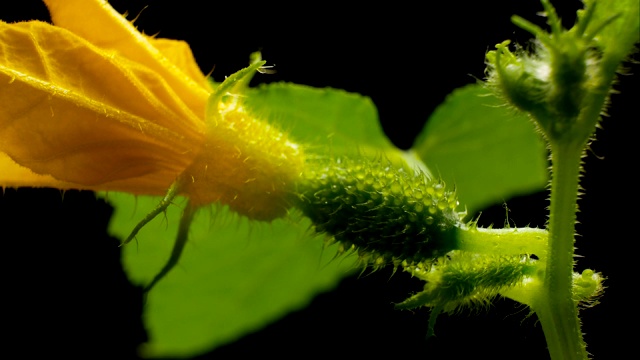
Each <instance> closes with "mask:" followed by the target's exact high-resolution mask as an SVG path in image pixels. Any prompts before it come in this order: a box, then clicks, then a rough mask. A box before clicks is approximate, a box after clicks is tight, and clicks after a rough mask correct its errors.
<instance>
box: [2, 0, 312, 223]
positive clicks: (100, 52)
mask: <svg viewBox="0 0 640 360" xmlns="http://www.w3.org/2000/svg"><path fill="white" fill-rule="evenodd" d="M45 3H46V4H47V6H48V8H49V10H50V11H51V17H52V19H53V21H54V23H55V26H54V25H51V24H48V23H44V22H39V21H30V22H22V23H16V24H6V23H3V22H0V84H1V85H0V99H2V100H3V106H2V107H0V153H2V154H0V186H12V187H15V186H51V187H58V188H62V189H68V188H77V189H90V190H114V191H125V192H130V193H134V194H149V195H161V194H164V193H165V192H166V191H167V189H168V188H169V187H170V186H171V185H172V184H174V183H176V182H177V187H175V188H176V189H177V190H178V193H179V194H181V195H184V196H186V197H188V198H189V199H190V204H191V206H194V207H200V206H204V205H207V204H210V203H213V202H221V203H223V204H227V205H229V206H230V207H231V208H232V209H233V210H235V211H237V212H239V213H241V214H244V215H246V216H249V217H250V218H253V219H259V220H271V219H274V218H276V217H280V216H283V215H284V214H286V211H287V209H288V208H289V207H290V206H291V205H290V201H289V200H288V199H289V198H290V196H292V195H293V191H292V190H293V189H292V187H293V184H294V183H295V181H296V179H297V178H298V176H299V174H300V172H301V168H302V166H303V163H304V156H303V153H302V151H301V150H300V149H299V148H298V145H297V144H295V143H293V142H292V141H290V140H289V139H288V138H287V136H286V134H284V133H282V132H281V131H279V130H278V129H277V128H275V127H273V126H272V125H270V124H269V123H267V122H264V121H261V120H260V119H258V118H256V117H255V116H253V114H249V113H246V112H245V110H244V109H243V107H242V103H241V101H240V100H239V99H242V97H243V95H242V93H241V92H242V88H243V86H246V80H247V79H248V78H250V74H252V73H253V72H254V71H255V70H256V69H257V68H258V67H259V66H260V65H259V64H258V63H254V65H252V67H250V68H247V69H244V70H242V71H241V72H239V73H238V74H240V73H242V74H243V75H242V76H239V75H238V76H236V80H237V83H236V82H234V81H236V80H234V81H230V82H227V84H235V85H233V86H231V88H229V89H227V88H225V89H226V90H224V91H219V92H216V95H215V96H214V98H212V99H209V97H210V94H211V92H212V91H213V89H212V88H210V85H209V83H208V82H207V79H206V78H205V76H204V75H202V73H201V72H200V70H199V68H198V66H197V64H196V63H195V61H194V59H193V55H192V54H191V51H190V49H189V46H188V45H187V44H186V43H184V42H181V41H176V40H167V39H155V38H152V37H149V36H145V35H143V34H141V33H139V32H138V31H137V30H136V29H135V27H133V25H132V24H131V23H130V22H128V21H127V20H126V19H125V18H124V17H122V16H121V15H119V14H118V13H117V12H116V11H115V10H113V9H112V8H111V7H110V6H109V4H108V3H107V2H106V1H101V0H45ZM232 77H233V76H232ZM232 77H230V78H232ZM240 84H242V86H240ZM221 86H222V85H221ZM220 89H222V87H221V88H220ZM232 90H233V91H234V94H229V93H227V92H228V91H232ZM236 91H240V92H239V93H235V92H236ZM224 99H226V100H224ZM229 99H232V101H230V100H229ZM209 102H212V104H213V105H211V104H208V103H209ZM207 111H209V113H208V114H205V113H206V112H207Z"/></svg>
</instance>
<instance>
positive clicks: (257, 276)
mask: <svg viewBox="0 0 640 360" xmlns="http://www.w3.org/2000/svg"><path fill="white" fill-rule="evenodd" d="M105 197H106V198H107V200H108V201H109V202H110V203H111V204H113V205H114V207H115V208H116V211H115V213H114V215H113V217H112V220H111V225H110V231H111V233H112V234H114V235H116V236H118V237H120V238H124V237H125V236H126V235H128V234H129V232H130V231H131V229H133V227H134V226H135V224H136V223H137V222H138V221H139V220H140V218H141V217H142V216H143V215H144V214H146V213H147V212H149V211H151V209H152V208H153V207H154V206H155V205H156V204H157V203H158V202H159V200H160V199H159V198H155V197H137V198H136V197H134V196H133V195H128V194H121V193H109V194H107V195H106V196H105ZM134 209H135V210H134ZM180 211H181V207H180V206H179V205H173V206H170V207H169V208H168V211H167V213H166V216H165V217H162V216H158V217H156V219H154V220H153V221H152V222H151V223H149V224H148V225H147V226H146V227H144V228H143V229H142V230H141V231H140V233H139V235H138V237H137V240H138V241H137V244H134V243H131V244H129V245H126V246H125V247H124V248H123V264H124V267H125V270H126V272H127V274H128V276H129V278H130V280H131V281H132V282H133V283H136V284H141V285H145V284H148V283H149V281H150V280H151V279H152V277H153V276H154V275H155V273H156V272H157V271H158V270H159V269H160V268H161V267H162V266H163V265H164V262H165V261H166V260H167V258H168V256H169V254H170V253H171V248H172V246H173V242H174V237H175V235H176V232H177V226H178V222H179V217H180ZM323 244H324V243H323V239H322V238H319V237H318V236H315V235H313V234H311V231H310V223H309V221H308V220H306V219H304V218H302V217H301V216H300V215H297V214H295V213H294V214H292V215H291V216H289V217H288V218H287V219H279V220H276V221H273V222H272V223H264V222H250V221H249V220H247V219H245V218H240V217H239V216H238V215H236V214H233V213H230V212H229V211H228V209H227V208H226V207H222V206H212V209H204V210H200V212H199V213H198V214H197V215H196V219H195V220H194V222H193V224H192V227H191V231H190V238H189V242H188V244H187V246H186V248H185V251H184V253H183V255H182V258H181V259H180V263H179V265H178V267H176V268H175V269H174V270H173V271H171V272H170V273H169V274H168V275H167V276H166V278H164V279H163V280H162V281H160V282H159V283H158V284H157V285H156V287H155V288H153V290H151V292H150V293H149V294H148V297H147V302H146V307H145V315H144V319H145V325H146V327H147V330H148V331H149V337H150V342H149V343H148V346H147V347H146V348H145V349H144V355H145V356H172V357H173V356H175V357H183V356H192V355H195V354H198V353H201V352H205V351H207V350H210V349H212V348H214V347H216V346H219V345H222V344H224V343H226V342H229V341H233V340H235V339H237V338H238V337H240V336H242V335H244V334H246V333H249V332H252V331H256V330H258V329H260V328H261V327H263V326H265V325H266V324H268V323H269V322H271V321H274V320H276V319H277V318H279V317H280V316H283V315H285V314H286V313H287V312H289V311H291V310H294V309H299V308H302V307H304V306H305V305H307V304H308V303H309V302H310V300H311V298H312V297H313V296H314V295H315V294H317V293H318V292H321V291H327V290H329V289H331V288H332V287H334V286H335V285H336V283H337V281H338V280H339V279H341V278H342V277H344V276H345V275H346V274H348V273H349V272H350V270H352V269H353V261H352V260H353V258H348V259H344V260H338V261H332V259H333V257H334V256H335V253H336V249H335V248H332V247H328V248H326V249H324V250H323Z"/></svg>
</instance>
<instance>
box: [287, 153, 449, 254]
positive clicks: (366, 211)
mask: <svg viewBox="0 0 640 360" xmlns="http://www.w3.org/2000/svg"><path fill="white" fill-rule="evenodd" d="M305 168H306V170H305V172H304V173H303V175H302V180H301V181H300V183H299V184H298V189H297V190H298V194H299V196H298V198H299V200H298V201H299V203H298V204H297V206H298V207H299V208H300V209H301V210H302V211H303V212H304V214H305V215H306V216H308V217H309V218H310V219H311V220H312V221H313V223H314V225H315V228H316V230H317V231H318V232H321V233H327V234H330V235H333V237H334V239H335V240H336V241H338V242H340V243H341V244H342V246H343V247H344V250H346V251H348V250H350V249H354V250H357V252H358V254H359V255H360V257H361V259H362V260H363V261H364V262H365V264H367V265H370V266H373V267H380V266H384V265H387V264H389V263H392V264H393V265H395V266H398V265H400V264H403V265H410V264H417V263H421V262H422V263H424V262H429V261H431V260H433V259H435V258H437V257H438V256H442V255H443V254H445V253H447V252H449V251H451V250H453V249H455V248H456V245H457V233H458V231H459V229H458V225H459V224H460V214H459V213H458V212H456V207H457V205H458V201H457V198H456V196H455V193H453V192H450V191H446V190H445V187H444V184H443V183H442V182H439V181H435V180H432V179H429V178H428V177H427V176H426V175H425V174H423V173H420V172H413V171H410V172H409V171H406V170H405V169H402V168H398V167H395V166H393V165H392V164H390V163H389V162H388V161H380V160H370V159H360V160H352V159H345V158H341V159H337V160H331V161H327V160H324V161H323V160H312V161H310V163H309V164H308V166H306V167H305Z"/></svg>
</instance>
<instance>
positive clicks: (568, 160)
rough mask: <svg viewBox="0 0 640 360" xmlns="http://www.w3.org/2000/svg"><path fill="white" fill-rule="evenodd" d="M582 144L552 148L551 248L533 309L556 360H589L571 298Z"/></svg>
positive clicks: (552, 146) (568, 142) (574, 304)
mask: <svg viewBox="0 0 640 360" xmlns="http://www.w3.org/2000/svg"><path fill="white" fill-rule="evenodd" d="M582 149H583V144H582V143H576V142H570V141H558V142H553V141H552V145H551V154H552V155H551V156H552V166H553V171H552V180H551V204H550V216H549V248H548V251H547V255H548V259H547V266H546V271H545V281H544V293H543V294H541V296H540V297H539V298H538V301H536V302H535V303H534V304H533V305H532V308H533V310H534V311H535V312H536V313H537V315H538V318H539V319H540V323H541V324H542V330H543V331H544V335H545V338H546V340H547V345H548V347H549V353H550V354H551V359H553V360H561V359H562V360H564V359H587V358H588V356H587V351H586V348H585V346H586V345H585V343H584V340H583V339H582V332H581V330H580V319H579V318H578V309H577V307H576V303H575V301H574V300H573V298H572V275H573V265H574V260H573V251H574V234H575V223H576V211H577V200H578V186H579V175H580V158H581V155H582Z"/></svg>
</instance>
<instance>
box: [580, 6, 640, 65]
mask: <svg viewBox="0 0 640 360" xmlns="http://www.w3.org/2000/svg"><path fill="white" fill-rule="evenodd" d="M594 5H595V9H594V13H593V17H592V19H591V21H590V22H589V26H588V27H587V30H586V33H587V34H593V33H596V36H595V39H596V43H597V44H598V46H599V47H600V48H601V49H602V50H603V51H604V53H605V55H604V56H605V57H611V58H612V59H611V62H613V63H618V62H620V61H622V60H623V59H624V57H625V56H627V54H629V52H630V51H631V49H632V47H633V44H635V43H637V42H638V41H640V15H639V14H640V2H639V1H638V0H585V7H592V6H594ZM579 13H580V14H585V11H584V10H581V11H580V12H579ZM614 17H615V19H614ZM609 21H610V23H609V24H607V25H606V26H604V27H602V25H603V24H605V23H607V22H609Z"/></svg>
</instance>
